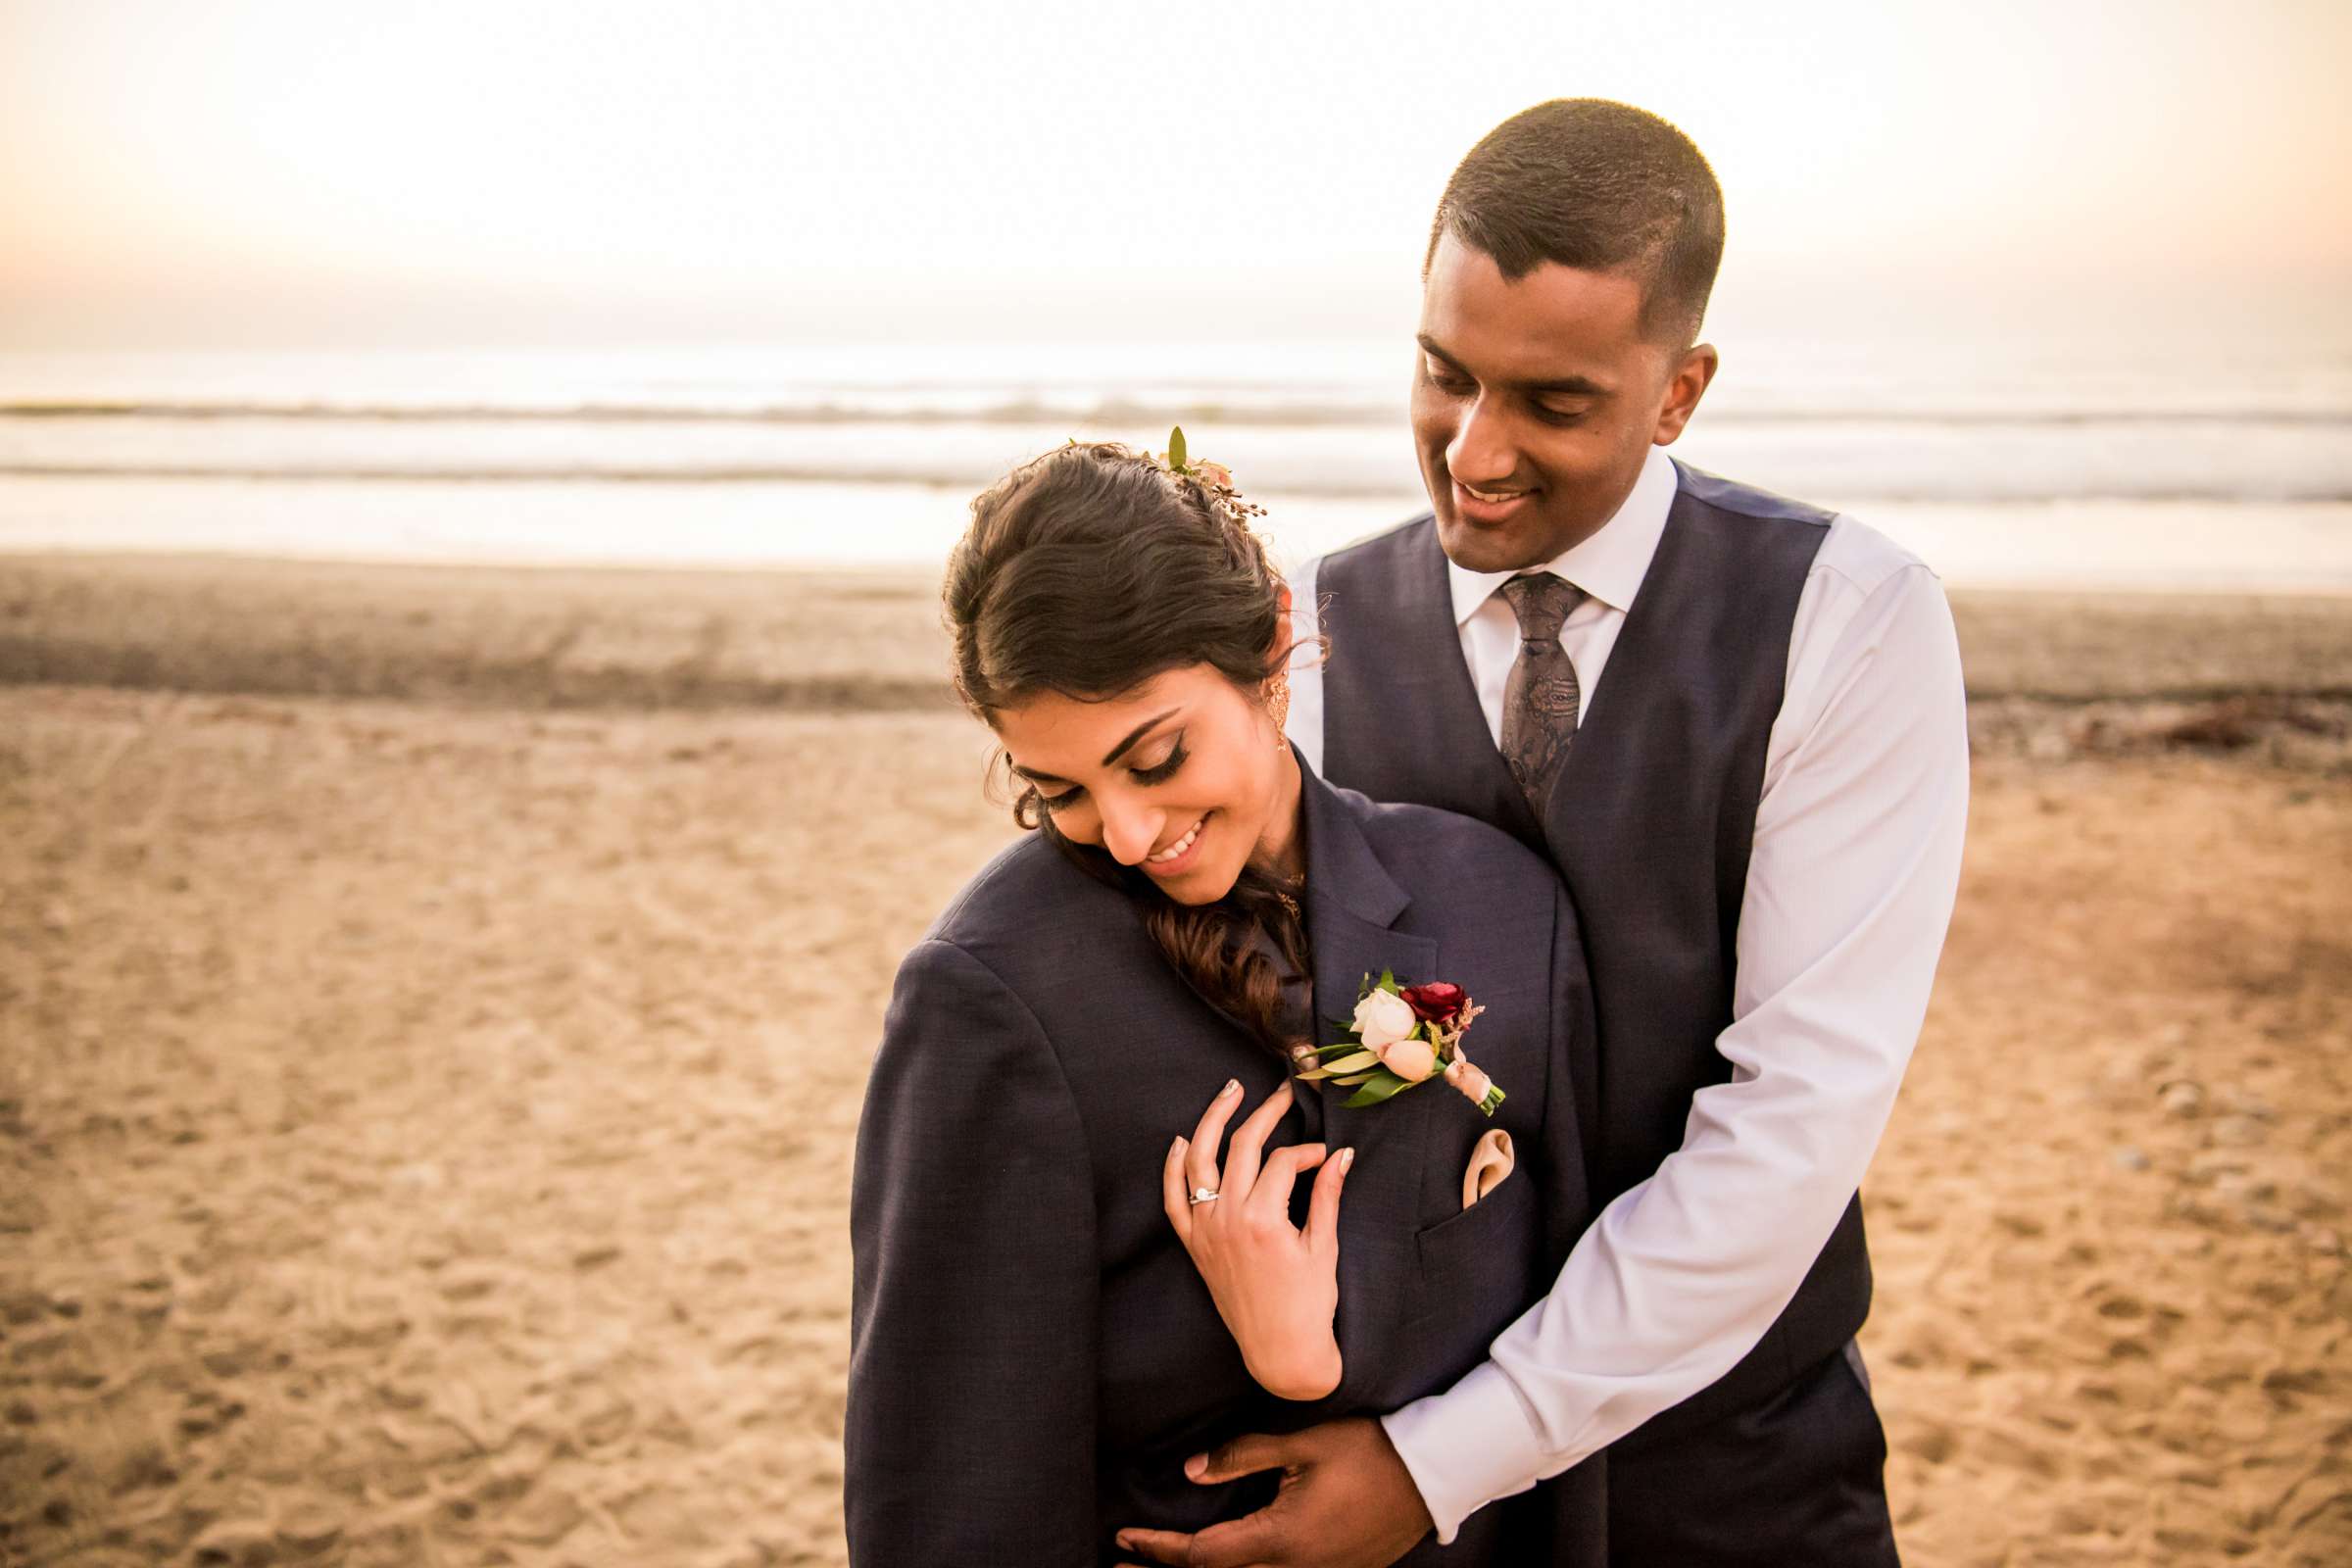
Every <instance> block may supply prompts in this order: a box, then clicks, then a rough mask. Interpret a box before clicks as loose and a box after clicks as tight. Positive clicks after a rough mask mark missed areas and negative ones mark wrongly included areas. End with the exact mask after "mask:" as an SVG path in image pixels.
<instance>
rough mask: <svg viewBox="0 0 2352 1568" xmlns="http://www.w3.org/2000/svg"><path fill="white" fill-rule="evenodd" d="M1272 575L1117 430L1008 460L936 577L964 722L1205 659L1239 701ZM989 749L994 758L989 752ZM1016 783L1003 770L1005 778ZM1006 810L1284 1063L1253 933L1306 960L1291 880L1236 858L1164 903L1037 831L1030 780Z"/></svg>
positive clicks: (1251, 687) (1110, 865) (1267, 638)
mask: <svg viewBox="0 0 2352 1568" xmlns="http://www.w3.org/2000/svg"><path fill="white" fill-rule="evenodd" d="M1281 591H1282V578H1281V575H1280V574H1279V573H1277V572H1276V571H1275V569H1274V565H1273V563H1272V562H1271V561H1270V560H1268V559H1267V556H1266V552H1265V547H1264V546H1263V545H1262V544H1261V543H1259V541H1258V539H1257V536H1256V535H1255V534H1253V533H1251V532H1250V529H1249V528H1248V526H1246V524H1245V522H1244V519H1243V517H1242V515H1241V514H1240V511H1239V509H1238V508H1236V507H1234V506H1233V505H1231V504H1230V503H1229V502H1227V501H1226V500H1224V499H1223V498H1221V497H1220V496H1219V495H1217V494H1216V493H1214V492H1212V491H1211V490H1209V489H1208V488H1207V487H1205V486H1204V485H1203V484H1201V482H1199V481H1198V480H1196V479H1193V478H1190V477H1187V476H1184V475H1179V474H1175V473H1171V472H1169V471H1168V470H1167V469H1166V468H1163V467H1161V466H1159V465H1158V464H1156V463H1154V462H1153V461H1152V459H1150V458H1148V457H1146V456H1145V455H1143V454H1142V453H1140V452H1137V451H1135V450H1134V449H1132V448H1130V447H1126V446H1122V445H1120V444H1118V443H1117V442H1111V441H1098V442H1093V443H1078V442H1073V443H1071V444H1070V445H1068V446H1065V447H1062V448H1060V449H1058V450H1056V451H1054V452H1049V453H1047V454H1046V455H1045V456H1043V457H1041V458H1035V459H1032V460H1031V461H1029V462H1027V463H1024V464H1022V465H1021V466H1019V467H1017V468H1015V469H1013V470H1012V471H1011V472H1010V473H1008V474H1006V475H1005V477H1004V478H1002V479H1000V480H998V481H997V482H996V483H995V484H994V485H991V486H990V487H989V488H988V489H987V490H985V491H983V492H982V493H981V494H980V495H979V496H977V497H976V498H974V500H973V501H972V520H971V525H970V526H969V527H967V528H966V529H965V530H964V534H963V537H962V538H961V539H960V540H958V541H957V542H956V548H955V550H954V551H953V552H951V553H950V555H949V556H948V569H947V581H946V585H945V588H944V590H943V598H944V600H945V602H946V613H947V622H948V630H949V632H950V633H951V634H952V635H953V637H954V639H955V646H956V692H957V694H958V695H959V696H961V697H962V699H963V701H964V704H965V706H967V707H968V708H970V709H971V710H972V711H973V712H974V713H976V714H978V715H979V716H980V717H981V718H983V719H986V720H989V721H991V722H992V723H993V722H994V717H993V715H994V714H996V713H997V712H999V711H1003V710H1005V709H1007V708H1014V707H1018V706H1019V705H1021V704H1022V703H1025V702H1027V701H1029V700H1031V699H1033V698H1036V697H1039V696H1043V695H1045V694H1047V693H1054V694H1057V695H1060V696H1063V697H1069V698H1074V699H1076V700H1078V701H1081V702H1095V701H1103V700H1106V699H1109V698H1113V697H1117V696H1119V695H1121V694H1123V693H1125V692H1128V691H1132V690H1133V689H1134V688H1136V687H1137V686H1140V685H1142V684H1143V683H1144V682H1145V681H1148V680H1150V679H1152V677H1153V676H1155V675H1158V674H1161V673H1164V672H1165V671H1167V670H1171V669H1183V668H1189V667H1190V666H1192V665H1195V664H1208V665H1210V666H1212V667H1213V668H1215V669H1216V670H1217V672H1218V673H1219V674H1221V675H1223V676H1224V677H1225V678H1226V679H1227V680H1229V681H1232V682H1233V683H1234V685H1236V686H1237V687H1239V688H1241V689H1242V690H1243V691H1244V692H1246V693H1249V694H1250V695H1251V697H1252V698H1253V699H1254V698H1255V696H1256V694H1257V693H1258V692H1259V690H1260V689H1261V688H1262V687H1263V685H1264V683H1265V681H1266V680H1267V679H1268V678H1269V677H1270V676H1271V675H1273V674H1274V673H1275V672H1276V671H1277V670H1278V669H1279V668H1280V667H1282V665H1283V664H1284V663H1285V662H1287V659H1288V655H1289V650H1287V649H1283V650H1276V649H1275V648H1274V639H1275V637H1276V635H1277V634H1278V631H1279V629H1280V627H1281V624H1282V621H1281V606H1280V603H1279V596H1280V594H1281ZM1003 760H1004V758H1003V756H1002V754H1000V756H999V761H1000V762H1002V761H1003ZM1016 782H1017V781H1016ZM1012 814H1013V820H1014V821H1016V822H1018V823H1019V824H1020V825H1021V826H1022V827H1024V828H1032V829H1036V830H1039V831H1042V832H1043V833H1044V834H1045V835H1046V836H1047V837H1048V838H1049V839H1051V840H1053V841H1054V843H1055V844H1057V845H1058V846H1060V848H1061V849H1062V851H1063V853H1065V854H1067V855H1068V856H1070V858H1072V859H1074V860H1076V861H1077V862H1078V864H1079V865H1081V866H1083V867H1084V868H1085V869H1086V870H1087V871H1088V872H1090V873H1091V874H1092V875H1094V876H1096V877H1098V878H1100V879H1102V880H1103V881H1105V882H1108V883H1111V884H1112V885H1114V886H1117V887H1120V888H1123V889H1125V890H1126V891H1127V892H1128V893H1129V894H1130V895H1131V896H1133V897H1134V898H1136V899H1137V900H1139V901H1140V902H1141V903H1142V905H1143V907H1144V924H1145V927H1146V929H1147V930H1148V931H1149V932H1150V933H1151V935H1152V941H1153V942H1154V943H1156V944H1157V945H1158V947H1159V950H1160V952H1161V953H1163V954H1165V955H1166V956H1167V959H1168V962H1169V963H1170V964H1172V965H1173V966H1174V967H1175V969H1176V972H1177V973H1178V974H1180V975H1182V976H1183V977H1184V978H1185V980H1186V981H1188V982H1189V983H1190V984H1191V985H1192V986H1193V988H1194V989H1195V990H1196V991H1198V992H1200V993H1201V996H1203V997H1204V998H1206V999H1207V1000H1208V1002H1209V1003H1210V1004H1211V1005H1214V1006H1216V1007H1217V1008H1218V1009H1219V1010H1221V1011H1223V1012H1224V1013H1226V1014H1227V1015H1228V1016H1230V1017H1233V1018H1235V1019H1237V1020H1239V1021H1240V1022H1241V1023H1242V1024H1243V1025H1244V1026H1245V1027H1247V1028H1248V1029H1249V1030H1250V1033H1251V1034H1253V1035H1255V1036H1256V1037H1257V1038H1258V1039H1259V1040H1260V1041H1261V1042H1263V1043H1264V1044H1265V1045H1266V1046H1268V1047H1269V1048H1271V1049H1272V1050H1274V1051H1275V1052H1276V1053H1278V1054H1281V1055H1282V1056H1283V1057H1284V1059H1285V1060H1286V1061H1287V1060H1288V1059H1289V1057H1290V1053H1291V1049H1292V1047H1293V1046H1295V1045H1297V1044H1298V1043H1299V1042H1297V1041H1295V1040H1292V1039H1290V1038H1289V1037H1288V1035H1287V1033H1286V1031H1285V1030H1284V1028H1283V1025H1282V1014H1283V1008H1282V981H1281V976H1280V975H1279V974H1278V973H1277V972H1276V969H1275V966H1274V965H1273V964H1272V963H1271V962H1270V961H1268V959H1267V957H1266V956H1265V955H1264V954H1263V953H1262V952H1260V951H1259V950H1258V948H1257V946H1256V944H1255V941H1254V937H1255V934H1256V933H1257V932H1258V931H1259V930H1263V931H1264V932H1265V933H1266V934H1267V935H1268V936H1269V937H1271V938H1272V940H1273V943H1274V946H1275V948H1276V950H1277V951H1278V952H1279V953H1280V954H1281V955H1282V956H1283V958H1284V960H1285V962H1287V963H1288V964H1289V966H1290V968H1291V970H1292V972H1293V973H1294V974H1297V975H1299V976H1303V975H1305V974H1306V972H1307V958H1306V952H1305V948H1306V944H1305V937H1304V933H1303V931H1302V930H1301V929H1300V926H1299V916H1298V914H1297V913H1296V912H1295V911H1294V909H1293V908H1292V907H1291V906H1290V905H1288V904H1286V903H1285V902H1284V901H1285V899H1286V898H1289V897H1290V896H1291V895H1292V894H1293V893H1294V892H1295V890H1294V889H1292V888H1290V887H1288V886H1286V885H1285V884H1283V883H1282V882H1280V881H1279V880H1278V879H1276V878H1274V877H1272V876H1270V875H1268V874H1267V873H1265V872H1262V871H1259V870H1257V869H1256V868H1254V867H1245V868H1244V870H1243V872H1242V876H1241V880H1240V881H1239V882H1237V883H1236V884H1235V886H1234V888H1233V891H1232V892H1230V893H1229V894H1227V895H1226V896H1225V897H1224V898H1223V899H1220V900H1219V901H1217V902H1216V903H1215V904H1209V905H1184V904H1178V903H1176V902H1175V901H1174V900H1172V899H1170V898H1168V897H1167V896H1166V895H1165V894H1163V893H1161V892H1160V891H1159V889H1158V888H1157V886H1156V885H1155V884H1153V883H1152V879H1151V878H1150V877H1149V876H1146V875H1145V874H1144V873H1142V872H1141V871H1138V870H1136V869H1134V868H1133V867H1129V866H1122V865H1120V864H1119V863H1118V862H1117V861H1116V860H1115V859H1113V858H1111V857H1110V856H1109V855H1108V854H1106V853H1105V852H1103V851H1102V850H1100V849H1096V848H1094V847H1092V846H1087V845H1079V844H1073V843H1071V842H1070V841H1069V840H1068V839H1065V838H1063V837H1062V836H1061V835H1060V834H1059V833H1057V832H1055V831H1054V824H1053V820H1052V818H1051V817H1050V816H1049V815H1047V813H1046V812H1045V810H1044V809H1043V808H1042V807H1041V806H1040V804H1039V802H1038V792H1037V791H1036V789H1035V788H1033V787H1024V788H1021V789H1020V790H1019V792H1018V794H1017V795H1016V797H1015V799H1014V801H1013V813H1012Z"/></svg>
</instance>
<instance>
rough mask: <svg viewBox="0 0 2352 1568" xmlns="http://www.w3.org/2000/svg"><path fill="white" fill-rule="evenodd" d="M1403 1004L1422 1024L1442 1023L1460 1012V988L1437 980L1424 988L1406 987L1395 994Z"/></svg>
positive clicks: (1463, 999) (1461, 1001)
mask: <svg viewBox="0 0 2352 1568" xmlns="http://www.w3.org/2000/svg"><path fill="white" fill-rule="evenodd" d="M1397 995H1398V996H1401V997H1402V998H1404V1005H1406V1006H1408V1007H1410V1008H1412V1009H1413V1016H1414V1017H1416V1018H1419V1019H1420V1020H1421V1021H1422V1022H1423V1023H1444V1022H1446V1020H1447V1019H1449V1018H1451V1017H1452V1016H1453V1015H1454V1014H1455V1013H1457V1012H1459V1011H1461V1010H1462V1003H1463V1002H1464V1001H1465V1000H1467V999H1465V998H1464V997H1463V996H1462V988H1461V987H1460V986H1449V985H1447V984H1446V982H1445V981H1443V980H1439V981H1435V982H1432V983H1431V984H1429V985H1425V986H1406V987H1405V988H1404V989H1403V990H1402V991H1400V992H1398V993H1397Z"/></svg>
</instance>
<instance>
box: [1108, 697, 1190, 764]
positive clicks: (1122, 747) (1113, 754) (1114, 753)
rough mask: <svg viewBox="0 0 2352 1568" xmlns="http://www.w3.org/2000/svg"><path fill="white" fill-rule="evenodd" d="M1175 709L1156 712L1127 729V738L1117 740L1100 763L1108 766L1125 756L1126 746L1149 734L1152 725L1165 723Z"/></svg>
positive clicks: (1130, 745) (1174, 712)
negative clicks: (1116, 743)
mask: <svg viewBox="0 0 2352 1568" xmlns="http://www.w3.org/2000/svg"><path fill="white" fill-rule="evenodd" d="M1177 711H1178V710H1176V709H1173V708H1171V709H1169V710H1168V711H1166V712H1164V713H1161V714H1158V715H1157V716H1155V717H1152V718H1147V719H1145V720H1144V721H1143V722H1142V723H1141V724H1138V725H1136V726H1135V728H1133V729H1131V730H1129V731H1128V732H1127V738H1126V739H1125V740H1123V741H1121V742H1119V744H1118V745H1116V746H1113V747H1112V748H1111V749H1110V753H1109V755H1108V756H1106V757H1104V758H1103V766H1104V767H1108V766H1110V764H1111V763H1113V762H1115V761H1117V760H1119V759H1120V758H1122V757H1125V756H1126V755H1127V751H1128V748H1130V747H1132V746H1133V745H1134V744H1135V743H1136V742H1137V741H1140V740H1142V739H1143V738H1144V737H1145V736H1146V735H1148V734H1150V733H1151V732H1152V726H1153V725H1155V724H1164V723H1166V722H1167V721H1168V720H1169V719H1171V718H1173V717H1175V716H1176V713H1177Z"/></svg>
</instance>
